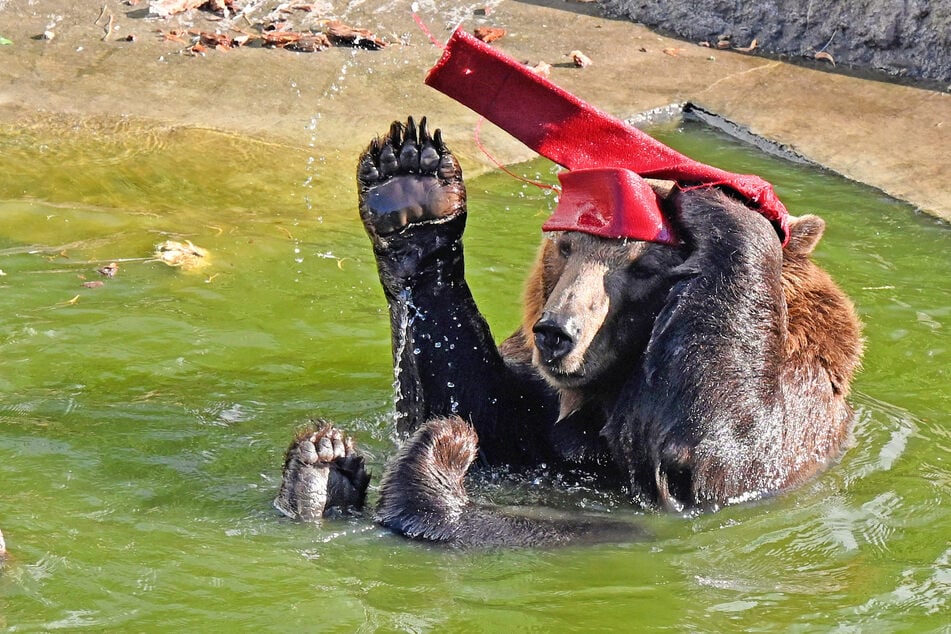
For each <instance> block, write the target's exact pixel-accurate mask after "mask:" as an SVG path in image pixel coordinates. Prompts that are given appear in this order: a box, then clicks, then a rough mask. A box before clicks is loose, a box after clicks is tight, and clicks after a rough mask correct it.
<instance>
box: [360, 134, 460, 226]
mask: <svg viewBox="0 0 951 634" xmlns="http://www.w3.org/2000/svg"><path fill="white" fill-rule="evenodd" d="M357 185H358V189H359V196H360V217H361V218H362V220H363V223H364V226H365V227H366V229H367V232H368V233H369V234H370V236H371V238H380V237H384V236H389V235H391V234H394V233H397V232H399V231H402V230H403V229H406V228H407V227H409V226H411V225H413V224H418V223H425V222H433V221H441V220H448V219H449V218H453V217H455V216H458V215H460V214H462V213H465V201H466V192H465V185H464V184H463V181H462V169H461V168H460V167H459V162H458V161H457V160H456V158H455V156H453V155H452V153H451V152H450V151H449V149H448V148H447V147H446V145H445V143H443V140H442V133H441V132H440V131H439V130H436V131H435V132H434V133H433V134H432V135H430V133H429V130H428V128H427V123H426V118H425V117H424V118H423V119H421V120H420V122H419V126H417V125H416V122H415V121H414V120H413V118H412V117H410V118H409V119H408V120H407V121H406V124H405V125H404V124H403V123H401V122H399V121H394V122H393V124H392V125H391V126H390V130H389V133H388V134H386V135H384V136H382V137H378V138H376V139H374V140H373V141H372V142H371V143H370V145H369V146H368V147H367V149H366V150H365V151H364V152H363V154H362V155H361V157H360V161H359V163H358V166H357Z"/></svg>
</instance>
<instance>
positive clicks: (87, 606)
mask: <svg viewBox="0 0 951 634" xmlns="http://www.w3.org/2000/svg"><path fill="white" fill-rule="evenodd" d="M314 125H315V126H317V125H319V122H318V121H315V122H314ZM142 132H143V131H135V130H118V131H116V130H112V131H110V132H109V133H108V134H106V133H104V132H100V133H97V134H95V135H90V134H89V133H88V130H87V131H83V132H82V133H80V132H75V131H74V132H69V131H66V130H60V129H56V128H55V126H52V127H51V126H48V127H46V128H37V129H32V130H24V131H10V130H7V131H6V132H5V134H4V135H3V136H2V137H0V146H2V148H3V152H2V154H0V167H2V168H3V169H0V201H2V202H0V271H2V275H0V303H2V306H3V307H4V310H3V311H0V527H2V529H3V531H4V535H5V537H6V541H7V546H8V549H9V550H10V553H11V558H10V560H9V561H8V562H7V564H6V565H5V567H4V568H3V569H2V572H0V627H2V628H6V629H9V630H11V631H23V630H30V631H33V630H45V629H55V628H66V629H79V628H88V629H93V630H101V629H113V630H120V629H121V630H125V629H159V628H161V629H172V628H177V629H190V630H191V629H204V630H208V629H219V628H220V629H224V628H226V627H229V628H239V629H243V630H249V629H252V628H257V629H262V630H279V631H286V630H300V629H303V630H325V629H339V630H340V631H374V630H376V629H381V630H386V631H393V630H399V631H402V630H413V631H420V630H445V629H449V630H453V629H467V630H468V629H473V628H476V629H482V630H486V631H513V630H526V629H539V630H544V631H559V630H585V631H590V630H618V631H629V630H630V629H631V628H632V624H633V627H636V628H638V629H644V630H651V629H654V630H669V631H736V630H770V631H775V630H793V631H826V630H829V629H833V628H842V629H849V630H859V631H899V630H901V631H906V630H907V631H930V630H938V629H940V628H941V627H945V626H946V615H947V613H948V609H949V606H948V598H947V597H948V596H951V593H949V590H951V565H949V561H951V550H949V548H948V542H947V536H948V535H949V534H951V513H949V510H948V509H949V504H948V502H949V500H948V492H949V490H951V478H949V471H948V465H947V462H948V460H947V457H948V455H949V448H951V432H949V429H951V426H949V425H948V420H947V412H948V411H949V409H951V408H949V405H951V403H949V399H951V397H949V395H948V392H947V387H946V386H947V385H948V382H949V381H948V378H949V377H948V368H949V367H951V364H949V362H948V353H949V338H948V323H947V322H948V318H949V315H951V289H949V287H948V282H947V280H948V279H949V275H951V263H949V261H948V257H947V252H948V250H947V247H948V230H947V228H946V227H944V226H940V225H939V224H938V223H936V222H934V221H932V220H930V219H928V218H926V217H921V216H919V215H917V214H915V213H914V211H913V210H911V209H909V208H907V207H905V206H903V205H899V204H896V203H894V202H893V201H890V200H888V199H885V198H884V197H882V196H880V195H879V194H878V193H876V192H875V191H872V190H869V189H867V188H864V187H861V186H858V185H855V184H851V183H848V182H844V181H842V180H841V179H838V178H836V177H834V176H832V175H830V174H827V173H824V172H822V171H819V170H813V169H810V168H802V167H800V166H790V165H787V164H784V163H782V162H779V161H777V160H773V159H765V158H763V157H761V156H759V155H757V154H756V153H755V152H752V151H750V150H748V149H746V148H743V147H740V146H737V145H736V144H734V143H733V142H731V141H730V140H729V139H724V138H722V137H719V136H717V135H715V134H712V133H709V132H706V131H703V130H701V129H696V128H692V127H690V128H686V129H665V130H661V131H660V134H661V135H663V136H664V139H665V140H666V141H667V142H668V143H670V144H672V145H674V146H676V147H678V149H681V150H683V151H686V152H687V153H689V154H691V155H693V156H695V157H697V158H699V159H701V160H704V161H707V162H712V163H716V164H717V165H719V166H722V167H724V168H727V169H730V170H732V171H737V172H755V173H761V174H763V175H764V176H765V177H767V178H768V179H770V180H772V181H773V182H774V183H775V184H776V187H777V190H778V191H779V193H780V195H781V196H782V197H783V198H784V200H785V201H786V203H787V205H788V206H789V207H790V208H791V209H792V210H793V213H796V214H802V213H807V212H814V213H820V214H821V215H822V216H824V217H825V218H826V220H827V221H828V225H829V226H828V230H827V234H826V238H825V239H824V241H823V242H822V243H821V244H820V247H819V249H818V251H817V257H818V259H819V260H820V261H821V263H822V264H823V265H825V266H826V267H827V268H828V269H830V271H831V272H832V273H833V275H834V276H835V277H836V279H837V280H839V282H840V283H841V284H842V285H843V286H844V287H845V289H846V290H847V291H848V293H849V294H850V295H851V296H852V298H853V299H854V300H855V302H856V305H857V307H858V310H859V312H860V314H861V315H862V317H863V320H864V321H865V324H866V330H865V335H866V338H867V342H868V346H867V350H868V352H867V355H866V359H865V367H864V370H863V372H862V374H861V375H860V376H859V379H858V381H857V383H856V386H855V389H856V391H855V394H854V397H853V401H854V403H855V405H856V407H857V413H858V414H857V415H858V424H857V426H856V430H855V434H854V439H853V442H852V446H851V448H850V449H849V451H848V453H847V454H846V455H845V457H844V458H843V460H842V461H841V463H840V464H838V465H836V466H834V467H833V468H832V469H831V470H830V471H829V472H827V473H826V474H824V475H822V476H821V477H819V478H816V479H815V480H813V481H811V482H809V483H807V484H806V485H805V486H803V487H801V488H800V489H798V490H796V491H794V492H792V493H789V494H787V495H784V496H781V497H778V498H775V499H771V500H765V501H760V502H757V503H754V504H749V505H741V506H737V507H732V508H728V509H726V510H724V511H721V512H719V513H716V514H711V515H705V516H701V517H698V518H693V519H683V518H677V517H670V516H664V515H645V516H640V517H638V518H637V521H638V522H640V523H642V524H643V525H644V526H645V527H646V528H647V529H648V530H650V531H651V532H652V533H653V534H654V535H655V536H656V538H655V539H654V540H653V541H651V542H648V543H642V542H636V541H634V540H632V542H631V543H629V544H618V545H608V546H599V547H585V548H577V549H568V550H561V551H554V552H531V551H527V552H526V551H519V552H493V553H469V554H456V553H446V552H443V551H440V550H439V549H434V548H429V547H426V546H422V545H419V544H412V543H408V542H405V541H403V540H401V539H398V538H396V537H394V536H392V535H389V534H387V533H385V532H383V531H380V530H379V529H377V528H375V527H374V526H373V525H372V524H370V523H369V522H367V521H366V520H360V519H354V520H347V521H336V522H329V523H326V524H325V525H323V526H320V527H315V526H304V525H300V524H295V523H293V522H289V521H286V520H285V519H283V518H281V517H279V516H278V515H277V514H276V513H275V512H273V510H272V509H271V504H270V501H271V499H272V497H273V495H274V492H275V491H276V489H277V485H278V480H279V477H280V472H279V471H280V465H281V454H282V451H283V449H284V448H285V447H286V444H287V443H288V442H289V440H290V438H291V436H292V434H293V430H294V429H295V427H296V426H298V425H299V424H301V423H303V422H304V421H305V420H306V419H307V418H308V417H309V416H315V415H320V416H325V417H328V418H331V419H334V420H336V421H337V422H339V423H340V424H342V425H343V426H345V427H347V428H348V429H350V430H352V431H354V432H355V433H356V435H357V437H358V440H359V441H360V442H361V443H362V444H363V446H364V448H365V450H366V451H367V453H368V458H369V460H368V461H369V463H370V465H371V467H372V470H373V472H374V473H375V474H376V475H377V476H378V475H379V473H380V472H381V471H382V466H383V463H384V461H385V459H386V457H387V456H389V455H392V452H393V444H392V440H391V438H392V436H391V434H392V429H393V423H394V421H393V419H392V414H391V412H392V397H393V383H392V382H393V380H394V377H393V375H392V372H391V366H390V359H391V354H392V351H391V348H390V340H389V314H388V311H387V310H386V306H385V302H384V300H383V297H382V292H381V291H380V289H379V285H378V283H377V281H376V271H375V265H374V262H373V258H372V254H371V253H370V248H369V244H368V242H367V240H366V238H365V236H364V235H363V230H362V227H361V225H360V222H359V220H358V219H357V216H356V212H355V210H354V209H353V208H352V207H353V204H352V201H353V200H354V195H353V191H352V189H351V188H352V187H353V185H352V183H350V182H349V180H348V179H349V178H350V176H349V175H350V174H351V173H352V166H350V165H346V166H342V167H339V169H338V167H336V166H328V165H327V164H326V163H325V162H320V163H319V167H317V165H318V160H317V159H313V157H312V153H311V152H302V151H297V150H292V149H288V148H284V147H278V146H271V145H268V144H262V143H258V142H255V141H252V140H249V139H239V138H234V137H229V136H225V135H220V134H217V133H212V132H202V131H196V130H174V131H170V130H165V131H162V130H158V131H151V132H149V133H148V134H144V133H142ZM136 138H138V139H139V141H138V142H137V143H133V142H132V140H133V139H136ZM212 149H213V150H214V152H215V154H216V157H217V160H215V161H206V160H200V158H196V157H203V156H207V155H208V153H209V152H211V151H212ZM252 157H253V160H251V158H252ZM340 170H343V171H342V172H341V171H340ZM520 171H522V172H523V173H524V174H525V175H526V176H528V177H530V178H538V177H543V178H547V179H549V180H553V176H552V174H551V170H550V166H549V165H548V164H547V163H544V162H536V163H532V164H528V165H525V166H521V168H520ZM339 173H344V174H346V175H347V179H341V178H339ZM539 175H540V176H539ZM469 198H470V204H471V210H472V213H471V215H470V218H469V230H468V235H467V253H468V258H469V261H468V267H467V269H468V271H469V280H470V283H471V285H472V287H473V292H474V293H475V295H476V299H477V301H479V302H480V305H481V306H482V307H483V309H484V312H485V314H486V315H487V317H488V319H489V321H490V323H491V324H492V326H493V329H494V332H495V333H496V335H497V336H499V337H502V336H505V335H506V334H507V333H509V332H511V331H512V330H514V328H515V327H516V326H517V325H518V321H519V318H520V315H519V312H520V311H519V307H518V301H517V298H518V297H519V296H520V292H521V291H520V288H521V282H522V278H523V275H524V272H525V271H526V270H527V269H528V267H529V263H530V262H531V261H532V259H533V257H534V252H535V249H536V245H537V243H538V239H539V234H538V229H539V226H540V224H541V218H542V217H543V216H544V214H545V213H547V211H548V210H549V209H550V208H551V205H552V203H553V201H552V198H551V196H550V194H548V193H546V192H542V191H539V190H535V189H534V188H533V187H531V186H528V185H525V184H524V183H521V182H517V181H514V180H513V179H511V178H510V177H508V176H505V175H502V174H489V175H487V176H484V177H482V178H479V179H476V180H474V181H472V182H470V184H469ZM165 239H176V240H185V239H187V240H191V241H193V242H194V243H195V244H197V245H200V246H201V247H203V248H206V249H208V250H209V251H210V252H211V253H212V256H213V260H212V264H211V265H210V266H209V267H206V268H204V269H202V270H200V271H195V272H192V273H187V272H182V271H178V270H174V269H171V268H168V267H166V266H164V265H162V264H160V263H157V262H153V261H147V258H148V256H149V255H150V254H151V252H152V249H153V247H154V245H155V244H156V243H158V242H161V241H162V240H165ZM109 262H121V264H120V268H119V272H118V273H117V274H116V276H115V277H113V278H108V279H105V278H102V277H101V276H100V275H99V274H98V273H97V272H96V269H97V268H99V267H101V266H102V265H103V264H104V263H109ZM90 280H101V281H102V282H103V284H102V285H101V286H98V287H97V288H87V287H85V286H84V285H83V283H84V282H87V281H90ZM409 313H410V311H409V310H407V315H406V318H407V319H409V318H411V316H410V314H409ZM397 379H398V377H397ZM374 484H375V483H374ZM480 484H481V486H482V488H483V491H484V494H485V496H486V498H487V499H490V500H493V501H497V502H500V503H509V504H512V503H544V504H550V505H555V506H561V507H562V508H567V509H572V508H574V509H578V508H580V509H586V510H589V509H590V510H601V511H607V512H612V513H618V514H621V513H623V514H631V513H634V511H633V510H632V509H630V508H629V507H628V506H627V505H626V504H624V502H623V501H622V500H618V499H617V497H616V496H613V495H610V494H605V493H604V492H600V491H598V490H597V489H596V488H594V487H593V486H590V483H584V482H582V483H577V482H564V481H559V480H558V479H557V478H553V477H551V475H550V474H547V473H545V472H544V471H541V472H539V474H538V477H537V478H536V479H535V480H534V481H532V482H528V483H525V482H520V483H518V484H513V483H512V482H511V481H509V480H508V479H507V478H506V477H505V474H504V473H503V474H493V477H487V478H485V479H484V480H483V481H481V483H480ZM373 497H375V491H373V490H371V499H372V498H373Z"/></svg>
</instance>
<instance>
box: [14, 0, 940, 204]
mask: <svg viewBox="0 0 951 634" xmlns="http://www.w3.org/2000/svg"><path fill="white" fill-rule="evenodd" d="M104 6H105V7H107V9H108V10H109V11H112V12H113V13H114V14H115V16H116V19H115V25H116V27H115V28H116V29H117V31H116V36H115V38H116V39H112V40H109V41H104V39H105V38H104V36H103V34H102V28H101V25H100V26H96V25H95V24H94V22H95V20H96V16H97V15H99V12H100V6H99V5H97V6H95V7H91V6H89V5H85V4H83V3H79V2H53V0H37V1H36V2H34V3H31V4H30V6H29V7H24V6H23V5H22V4H19V3H17V4H13V5H3V6H2V7H0V34H2V35H4V36H5V37H7V38H9V39H11V40H12V41H13V42H14V44H13V45H12V46H2V47H0V69H2V70H0V123H4V124H11V125H13V126H17V125H19V124H22V123H23V122H26V121H29V120H30V119H36V118H37V115H40V118H42V116H43V115H44V114H45V115H53V116H63V117H65V118H67V119H73V120H75V121H78V122H82V121H84V120H88V119H89V118H97V117H98V118H100V119H102V120H108V119H114V120H115V121H117V122H118V121H123V120H135V121H141V122H143V123H144V124H146V125H147V124H148V122H150V121H151V122H154V124H155V125H156V126H162V127H166V126H173V127H175V128H204V129H212V130H218V131H222V132H225V133H233V134H237V135H246V136H249V137H252V138H255V139H258V140H262V141H264V142H277V143H280V144H282V145H288V146H293V147H296V148H301V149H304V150H306V149H308V148H317V150H316V151H319V152H320V153H321V156H320V158H321V160H323V159H324V158H325V157H326V159H327V162H326V164H325V167H326V168H328V169H329V168H331V167H332V168H333V169H340V170H345V171H346V172H347V173H348V174H349V173H350V172H351V170H352V161H353V160H355V157H356V156H357V154H358V153H359V151H360V150H361V149H362V146H363V144H365V143H366V142H367V141H368V140H369V136H372V134H373V133H374V132H382V131H383V130H385V126H386V125H387V124H388V123H389V121H390V120H392V119H396V118H403V117H405V116H406V115H407V114H414V115H420V114H427V115H429V116H430V118H431V120H432V121H434V122H435V123H436V124H437V125H439V126H440V127H442V128H443V129H444V132H445V135H446V138H447V139H450V141H451V144H452V146H453V148H454V150H456V152H457V154H459V155H460V157H461V159H462V161H463V165H464V167H465V168H466V169H467V171H468V173H469V174H470V175H475V174H478V173H480V172H482V171H487V170H489V169H493V168H494V166H495V165H494V163H493V162H492V161H491V160H490V159H489V158H488V157H486V156H484V155H483V154H482V152H481V150H480V149H479V148H478V145H477V144H476V143H475V141H474V139H473V134H472V131H473V129H474V127H475V123H476V121H477V117H476V116H475V115H474V114H473V113H471V112H469V111H468V110H466V109H464V108H462V107H460V106H458V105H457V104H453V103H450V102H449V101H448V100H447V99H446V98H443V97H442V96H441V95H436V94H434V93H433V91H430V90H428V89H426V88H425V87H424V86H423V85H422V77H423V75H424V74H425V71H426V70H427V69H428V68H429V66H430V65H431V64H432V63H433V62H434V61H435V59H436V58H437V57H438V51H437V50H436V49H435V48H434V47H433V46H432V45H430V44H429V43H428V41H425V39H423V37H422V36H421V35H420V33H419V31H418V29H417V28H416V26H415V25H414V24H412V20H411V19H410V16H409V15H408V14H407V15H403V14H402V13H399V12H392V11H389V12H387V11H384V9H385V6H386V5H385V3H383V2H381V1H377V0H373V1H372V2H367V3H364V4H362V5H361V7H360V9H359V10H352V11H351V14H350V15H348V16H347V17H348V18H349V21H350V22H351V23H354V24H356V25H359V26H367V27H370V28H373V29H376V30H381V29H383V28H390V29H391V31H392V32H396V33H399V32H402V33H403V34H404V39H405V40H407V41H409V44H400V45H395V46H391V47H388V48H387V49H385V50H384V51H378V52H372V53H370V52H362V51H361V52H354V51H350V50H346V49H332V50H328V51H324V52H321V53H317V54H292V53H289V52H285V51H267V50H262V49H256V50H243V49H242V50H232V51H229V52H219V51H209V52H208V53H207V55H206V56H204V57H201V58H198V59H195V58H189V57H187V56H183V55H182V54H181V45H175V44H174V43H171V42H168V41H165V40H162V39H161V38H159V37H158V36H154V35H153V36H152V37H145V36H144V35H143V36H140V38H139V40H138V41H137V42H136V43H135V44H129V43H122V42H120V41H119V40H118V37H119V35H120V34H123V33H128V32H130V31H131V30H132V29H140V31H139V32H140V34H142V32H143V30H144V29H146V28H148V29H149V30H152V31H154V30H155V28H156V27H159V28H162V29H171V28H174V27H176V26H177V25H178V21H175V20H168V21H157V20H151V19H146V20H143V19H136V18H134V16H133V13H132V12H131V11H130V10H129V9H128V7H124V6H123V5H122V4H121V3H120V2H119V1H118V0H108V1H107V2H106V3H105V5H104ZM493 6H494V8H493V11H492V12H491V16H482V17H477V16H473V15H466V16H465V24H466V25H467V26H476V25H478V24H480V23H492V24H496V25H499V26H502V27H504V28H506V30H507V32H508V34H507V35H506V37H505V38H503V39H502V40H500V41H498V42H497V43H496V45H497V46H499V47H500V48H502V49H504V50H506V52H508V53H509V54H511V55H513V56H515V57H517V58H519V59H525V60H528V61H532V62H537V61H538V60H547V61H549V62H552V63H554V62H560V60H561V58H562V57H563V56H564V54H565V53H566V52H567V50H569V49H572V48H580V49H581V50H583V51H584V52H585V53H586V54H587V55H588V57H590V58H591V59H592V60H594V64H593V65H592V66H591V67H588V68H584V69H577V68H572V67H571V65H570V64H566V63H555V64H554V68H553V70H552V76H551V78H552V80H553V81H555V82H556V83H558V84H559V85H562V86H563V87H565V88H566V89H567V90H569V91H571V92H573V93H575V94H577V95H579V96H580V97H582V98H583V99H585V100H587V101H589V102H590V103H593V104H596V105H598V107H600V108H601V109H603V110H605V111H607V112H609V113H611V114H614V115H615V116H618V117H620V118H622V119H627V118H631V116H633V113H639V112H646V111H651V110H653V109H656V108H660V107H663V106H664V105H665V104H670V103H688V102H689V103H692V104H696V105H697V106H699V107H701V108H702V109H703V110H705V111H708V112H712V113H716V114H717V115H718V116H720V117H723V118H724V119H725V120H728V121H731V122H733V123H735V124H736V125H738V126H741V127H742V128H744V129H746V130H749V132H750V133H751V134H753V135H755V136H756V137H757V138H761V139H766V140H768V141H770V142H772V143H776V144H778V145H780V146H783V147H785V148H788V149H789V150H790V151H792V152H794V153H796V154H798V155H800V156H803V157H806V158H808V159H809V160H810V161H812V162H814V163H817V164H819V165H821V166H823V167H825V168H826V169H828V170H830V171H832V172H834V173H837V174H840V175H842V176H844V177H845V178H848V179H850V180H853V181H856V182H860V183H863V184H866V185H869V186H871V187H874V188H876V189H878V190H880V191H882V192H885V193H886V194H888V195H889V196H891V197H893V198H896V199H898V200H901V201H904V202H907V203H909V204H910V205H912V206H913V207H915V208H917V209H920V210H921V211H923V212H925V213H928V214H929V215H933V216H935V217H938V218H942V219H944V220H946V221H949V220H951V174H949V173H948V170H947V165H948V164H949V163H951V95H949V94H948V93H946V92H937V91H933V90H926V89H922V88H915V87H910V86H906V85H898V84H890V83H885V82H880V81H874V80H869V79H859V78H855V77H849V76H844V75H837V74H833V73H827V72H821V71H817V70H813V69H807V68H802V67H797V66H794V65H792V64H788V63H783V62H779V61H775V60H769V59H764V58H758V57H754V56H751V55H745V54H742V53H737V52H732V51H712V50H711V49H705V48H702V47H699V46H696V44H695V43H691V42H684V41H682V40H676V39H673V38H668V37H664V36H661V35H658V34H657V33H654V32H651V31H650V30H648V29H647V28H645V27H644V26H643V25H638V24H634V23H631V22H627V21H622V20H612V19H609V18H606V17H604V16H602V15H600V13H599V11H598V9H597V7H595V6H589V5H579V4H565V3H550V2H538V3H521V2H506V1H500V2H498V3H494V4H493ZM51 14H57V15H58V16H62V18H61V20H60V21H59V22H58V26H57V27H55V29H56V38H55V39H53V40H50V41H44V40H42V39H35V36H36V34H38V33H43V32H44V28H45V26H46V24H47V22H48V21H49V16H50V15H51ZM423 17H424V19H426V20H427V21H428V22H429V24H430V26H431V27H433V29H434V32H435V35H436V37H437V38H441V37H444V36H445V35H446V34H447V31H446V29H444V28H437V27H442V26H443V21H442V19H441V17H440V16H439V15H433V14H430V15H424V16H423ZM188 24H189V25H193V26H195V27H199V28H211V29H214V28H215V23H214V22H213V21H208V20H207V18H206V16H204V15H201V14H196V15H192V16H189V17H188ZM447 26H449V25H447ZM119 27H121V28H122V30H118V29H119ZM562 49H564V50H562ZM342 69H344V70H346V69H349V71H348V72H347V73H346V75H347V76H346V77H345V78H344V77H343V75H342V74H341V71H342ZM371 73H372V75H371ZM354 104H357V107H354ZM490 128H491V126H486V130H485V131H484V133H483V137H482V138H483V141H484V142H485V145H486V146H487V147H488V148H489V149H490V151H491V152H492V154H493V156H494V157H495V158H496V159H497V160H498V161H500V162H502V163H504V164H509V163H515V162H520V161H523V160H526V159H528V158H531V157H532V156H533V155H532V153H531V152H530V151H528V150H527V149H526V148H524V147H521V146H520V144H518V142H517V141H514V140H512V139H507V138H505V135H504V134H503V133H501V132H499V131H494V130H491V129H490ZM368 130H369V131H370V133H369V134H368V132H367V131H368Z"/></svg>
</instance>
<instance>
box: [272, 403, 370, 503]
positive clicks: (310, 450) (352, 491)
mask: <svg viewBox="0 0 951 634" xmlns="http://www.w3.org/2000/svg"><path fill="white" fill-rule="evenodd" d="M318 424H319V425H320V427H319V428H318V427H310V428H308V429H305V430H303V431H301V432H300V433H298V434H297V436H296V437H295V438H294V440H293V442H291V445H290V447H288V448H287V453H286V454H285V457H284V470H283V473H282V476H281V489H280V491H279V492H278V494H277V497H276V498H275V499H274V507H275V508H276V509H277V510H279V511H280V512H281V513H283V514H284V515H286V516H288V517H290V518H292V519H300V520H304V521H315V520H319V519H320V518H322V517H326V516H328V515H332V514H334V513H353V512H359V511H360V510H361V509H362V508H363V503H364V501H365V499H366V492H367V486H368V485H369V483H370V474H369V473H367V471H366V469H365V467H364V463H363V456H361V455H359V454H358V453H356V451H355V450H354V445H353V439H352V438H351V437H350V436H347V435H345V434H344V433H343V432H342V431H341V430H340V429H337V428H336V427H334V426H333V425H331V424H330V423H326V422H324V421H318Z"/></svg>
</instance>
